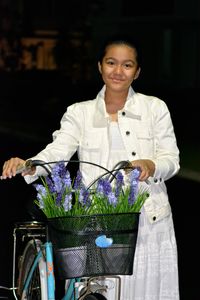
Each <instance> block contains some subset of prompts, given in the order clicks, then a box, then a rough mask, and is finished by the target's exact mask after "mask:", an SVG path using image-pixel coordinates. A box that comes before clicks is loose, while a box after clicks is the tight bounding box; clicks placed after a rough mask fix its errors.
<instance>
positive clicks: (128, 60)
mask: <svg viewBox="0 0 200 300" xmlns="http://www.w3.org/2000/svg"><path fill="white" fill-rule="evenodd" d="M109 59H113V60H117V59H116V58H114V57H112V56H111V57H105V60H109ZM123 62H132V63H133V64H134V63H137V61H134V60H132V59H126V60H124V61H123Z"/></svg>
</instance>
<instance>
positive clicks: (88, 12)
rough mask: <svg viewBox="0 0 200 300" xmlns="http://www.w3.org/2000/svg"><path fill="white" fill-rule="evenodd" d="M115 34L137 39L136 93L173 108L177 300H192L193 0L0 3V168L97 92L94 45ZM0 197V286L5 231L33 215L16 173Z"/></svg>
mask: <svg viewBox="0 0 200 300" xmlns="http://www.w3.org/2000/svg"><path fill="white" fill-rule="evenodd" d="M116 32H121V33H126V34H127V33H128V34H130V35H133V36H135V37H136V38H137V39H139V41H140V43H141V46H142V49H143V67H142V72H141V76H140V78H139V79H138V80H137V82H136V83H135V85H134V89H135V90H136V91H138V92H142V93H146V94H149V95H154V96H158V97H160V98H161V99H163V100H164V101H165V102H166V103H167V105H168V107H169V109H170V112H171V116H172V120H173V123H174V128H175V133H176V136H177V142H178V146H179V148H180V156H181V171H180V173H179V174H178V175H177V176H175V177H174V178H172V179H170V180H169V181H168V182H167V186H168V192H169V199H170V203H171V206H172V210H173V215H174V223H175V230H176V236H177V244H178V250H179V270H180V292H181V300H199V291H198V290H199V289H198V277H199V276H198V271H199V267H198V266H199V265H198V264H199V256H198V255H197V251H198V250H197V249H198V246H197V244H198V236H199V234H198V235H197V227H198V224H197V220H198V216H199V215H197V213H198V211H197V205H198V201H199V196H198V195H199V190H198V189H199V181H200V159H199V149H200V142H199V141H200V139H199V138H200V134H199V129H198V128H199V124H198V123H199V109H198V101H199V88H200V58H199V53H200V2H199V1H198V0H190V1H189V2H188V1H186V0H168V1H157V0H152V1H144V0H140V1H130V0H115V1H114V0H113V1H112V0H111V1H106V0H96V1H95V0H93V1H81V0H79V1H78V0H73V1H65V0H60V1H59V0H58V1H56V0H51V1H50V0H48V1H47V0H40V1H38V0H35V1H33V0H29V1H26V0H13V1H11V0H10V1H9V0H7V1H6V0H0V111H1V118H0V139H1V148H0V150H1V151H0V153H1V155H0V166H2V165H3V162H4V160H6V159H8V158H10V157H13V156H19V157H22V158H25V159H26V158H28V157H30V156H32V155H35V154H36V153H37V152H39V151H40V150H41V149H42V148H43V147H44V146H45V145H46V144H47V143H48V142H50V141H51V134H52V132H53V131H54V130H55V129H57V128H59V121H60V118H61V116H62V114H63V113H64V111H65V110H66V107H67V106H68V105H69V104H71V103H73V102H76V101H83V100H87V99H93V98H95V96H96V94H97V93H98V91H99V89H100V88H101V86H102V82H101V80H100V77H99V75H98V71H97V61H96V59H97V52H98V48H99V46H100V44H101V42H102V40H103V39H104V37H105V35H106V34H112V33H116ZM0 193H1V194H0V195H1V209H0V242H1V246H0V286H6V287H11V284H12V243H13V240H12V230H13V226H14V223H15V222H16V221H24V220H30V219H31V218H33V215H32V205H31V203H32V201H33V199H34V197H35V196H36V195H35V191H34V189H33V187H32V186H31V185H27V184H26V183H25V182H24V180H23V179H22V178H21V177H20V176H19V175H18V176H16V178H14V179H12V180H9V179H8V180H6V181H0ZM197 289H198V290H197ZM1 295H2V297H3V296H5V297H9V298H10V299H12V297H11V296H12V293H11V292H10V291H5V290H3V289H0V297H1ZM130 300H131V299H130ZM155 300H157V299H155Z"/></svg>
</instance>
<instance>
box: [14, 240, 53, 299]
mask: <svg viewBox="0 0 200 300" xmlns="http://www.w3.org/2000/svg"><path fill="white" fill-rule="evenodd" d="M41 244H42V242H41V241H40V240H30V241H29V242H28V243H27V245H26V247H25V249H24V252H23V255H22V257H21V261H20V266H19V278H18V295H19V297H20V299H21V300H25V299H26V300H45V299H47V273H46V262H45V260H44V257H43V255H42V256H41V258H40V259H39V262H38V264H37V265H36V267H35V269H34V271H33V274H32V276H31V280H30V284H29V285H28V288H27V289H26V291H24V285H25V283H26V280H27V277H28V275H29V272H30V269H31V267H32V265H33V263H34V260H35V257H36V255H37V253H38V251H39V250H40V245H41Z"/></svg>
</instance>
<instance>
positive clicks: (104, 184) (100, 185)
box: [97, 178, 112, 196]
mask: <svg viewBox="0 0 200 300" xmlns="http://www.w3.org/2000/svg"><path fill="white" fill-rule="evenodd" d="M97 192H98V193H100V194H104V196H108V194H109V193H111V192H112V187H111V184H110V181H109V180H106V179H102V178H101V179H99V180H98V182H97Z"/></svg>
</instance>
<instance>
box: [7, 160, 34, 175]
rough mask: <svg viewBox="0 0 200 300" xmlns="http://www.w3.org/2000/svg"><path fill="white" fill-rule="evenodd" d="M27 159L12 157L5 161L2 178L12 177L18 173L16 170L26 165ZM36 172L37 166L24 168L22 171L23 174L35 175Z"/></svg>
mask: <svg viewBox="0 0 200 300" xmlns="http://www.w3.org/2000/svg"><path fill="white" fill-rule="evenodd" d="M25 163H26V160H24V159H21V158H19V157H12V158H10V159H9V160H7V161H5V162H4V164H3V170H2V175H1V179H6V178H12V177H13V176H15V175H16V172H17V171H18V170H19V169H21V168H23V167H24V166H25ZM34 173H35V167H33V168H31V169H26V168H25V169H24V170H23V171H22V173H21V175H22V176H25V175H28V174H29V175H33V174H34Z"/></svg>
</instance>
